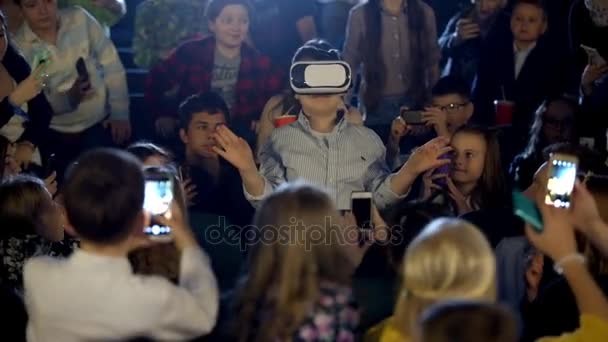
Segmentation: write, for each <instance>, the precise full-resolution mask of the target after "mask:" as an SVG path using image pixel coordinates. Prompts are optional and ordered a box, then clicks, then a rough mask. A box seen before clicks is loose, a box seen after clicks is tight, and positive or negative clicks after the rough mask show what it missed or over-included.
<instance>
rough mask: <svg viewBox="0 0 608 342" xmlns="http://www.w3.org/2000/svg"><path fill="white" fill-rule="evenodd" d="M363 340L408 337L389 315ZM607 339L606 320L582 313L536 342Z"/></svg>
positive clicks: (397, 341) (395, 341)
mask: <svg viewBox="0 0 608 342" xmlns="http://www.w3.org/2000/svg"><path fill="white" fill-rule="evenodd" d="M363 341H364V342H408V341H410V338H409V337H407V336H403V335H402V334H401V332H399V330H397V329H395V327H394V323H393V318H392V317H389V318H387V319H385V320H384V321H382V322H380V323H378V324H377V325H375V326H373V327H371V328H370V329H369V330H368V331H367V333H366V334H365V336H364V338H363ZM596 341H598V342H599V341H608V322H607V321H604V320H602V319H601V318H598V317H596V316H592V315H582V316H581V321H580V327H579V328H578V329H577V330H576V331H574V332H572V333H567V334H563V335H561V336H557V337H543V338H541V339H539V340H537V342H596Z"/></svg>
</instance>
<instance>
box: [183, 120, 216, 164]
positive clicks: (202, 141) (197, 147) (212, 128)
mask: <svg viewBox="0 0 608 342" xmlns="http://www.w3.org/2000/svg"><path fill="white" fill-rule="evenodd" d="M222 125H226V118H225V117H224V114H223V113H213V114H209V113H207V112H200V113H194V114H193V115H192V120H190V124H189V125H188V129H187V130H184V129H182V130H180V137H181V139H182V142H183V143H184V144H185V145H186V154H191V155H195V156H198V157H200V158H217V153H215V151H214V150H213V147H214V146H217V141H215V138H214V134H215V132H216V131H217V128H218V127H220V126H222Z"/></svg>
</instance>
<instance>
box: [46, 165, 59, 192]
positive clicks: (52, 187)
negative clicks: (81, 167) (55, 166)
mask: <svg viewBox="0 0 608 342" xmlns="http://www.w3.org/2000/svg"><path fill="white" fill-rule="evenodd" d="M44 185H45V186H46V189H47V190H48V191H49V193H50V194H51V196H53V197H54V196H55V194H57V172H55V171H53V173H51V175H50V176H48V177H47V178H46V179H45V180H44Z"/></svg>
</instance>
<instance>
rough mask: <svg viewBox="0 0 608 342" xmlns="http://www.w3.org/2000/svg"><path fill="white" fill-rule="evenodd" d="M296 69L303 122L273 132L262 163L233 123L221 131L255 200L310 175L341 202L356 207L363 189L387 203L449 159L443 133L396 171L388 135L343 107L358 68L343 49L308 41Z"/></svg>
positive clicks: (226, 151)
mask: <svg viewBox="0 0 608 342" xmlns="http://www.w3.org/2000/svg"><path fill="white" fill-rule="evenodd" d="M303 55H306V58H301V56H303ZM303 59H305V60H303ZM290 76H291V77H290V79H291V87H292V89H293V90H294V91H295V93H296V98H297V99H298V101H299V102H300V104H301V106H302V112H301V113H300V115H298V119H297V121H295V122H293V123H291V124H289V125H286V126H283V127H280V128H278V129H275V130H274V131H273V132H272V135H271V137H270V139H269V140H268V142H267V143H266V144H265V145H264V147H262V149H261V151H260V155H259V161H260V168H259V170H258V168H257V167H256V164H255V161H254V158H253V153H252V151H251V148H250V147H249V146H248V144H247V142H246V141H245V140H244V139H242V138H240V137H238V136H236V135H235V134H234V133H233V132H232V131H230V130H229V129H228V128H226V127H220V128H219V129H218V130H217V133H216V139H217V141H218V144H219V147H214V149H215V151H216V152H217V153H218V154H219V155H220V156H222V157H223V158H225V159H226V160H227V161H229V162H230V163H232V164H233V165H234V166H235V167H236V168H237V169H238V170H239V172H240V174H241V178H242V179H243V186H244V191H245V196H246V197H247V199H248V200H249V201H250V202H251V203H252V204H253V205H254V206H255V205H256V204H257V203H258V202H259V201H260V200H262V199H263V198H264V197H265V196H266V195H268V194H269V193H270V192H272V190H273V189H274V188H275V187H276V186H278V185H279V184H281V183H283V182H289V181H294V180H296V179H304V180H306V181H308V182H311V183H313V184H316V185H319V186H323V187H324V188H326V189H327V190H328V191H329V193H330V195H331V196H332V198H333V199H334V201H335V203H336V204H337V207H338V209H341V210H342V209H345V210H348V209H350V200H351V194H352V192H356V191H370V192H373V193H374V201H375V205H376V206H377V207H378V208H379V209H383V208H385V207H387V206H388V205H390V204H392V203H394V202H396V201H397V200H399V199H401V198H403V197H404V196H405V195H406V194H407V193H408V191H409V189H410V186H411V185H412V183H413V182H414V180H415V179H416V178H417V177H418V176H419V175H420V174H421V173H423V172H425V171H426V170H429V169H432V168H436V167H439V166H441V165H443V164H445V163H447V161H445V160H441V159H439V157H440V156H441V155H442V154H444V153H446V152H448V151H450V149H451V148H450V147H448V146H447V140H446V139H445V138H437V139H434V140H431V141H430V142H428V143H427V144H425V145H424V146H422V147H420V148H419V149H418V150H417V151H416V152H415V153H413V154H412V156H411V157H410V159H409V160H408V161H407V162H406V163H405V165H404V166H403V167H402V168H401V169H400V170H399V171H398V172H396V173H394V174H390V171H389V169H388V167H387V165H386V162H385V148H384V146H383V144H382V141H381V140H380V138H379V137H378V136H377V135H376V134H375V133H374V132H373V131H371V130H370V129H368V128H365V127H362V126H357V125H354V124H352V123H349V122H347V121H346V120H345V119H344V113H343V112H342V111H340V110H339V107H340V105H341V104H342V102H343V100H342V97H343V96H344V94H345V93H346V92H347V91H348V89H349V87H350V85H351V71H350V68H349V66H348V64H346V63H344V62H343V61H342V60H341V59H340V57H339V55H338V54H337V52H333V51H331V52H328V51H324V50H320V49H317V48H314V47H310V46H304V47H302V48H300V49H299V50H298V52H296V55H295V56H294V63H293V65H292V67H291V75H290Z"/></svg>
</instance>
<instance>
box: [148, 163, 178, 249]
mask: <svg viewBox="0 0 608 342" xmlns="http://www.w3.org/2000/svg"><path fill="white" fill-rule="evenodd" d="M171 202H173V180H172V177H171V176H170V175H169V174H158V175H154V176H149V177H147V178H146V184H145V195H144V210H146V211H147V212H148V213H150V216H152V220H151V223H150V226H148V227H145V228H144V233H145V234H146V235H148V237H150V238H151V239H153V240H158V241H170V240H171V227H167V226H163V225H160V224H159V223H158V222H157V220H155V217H158V216H165V217H166V216H168V215H171Z"/></svg>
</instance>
